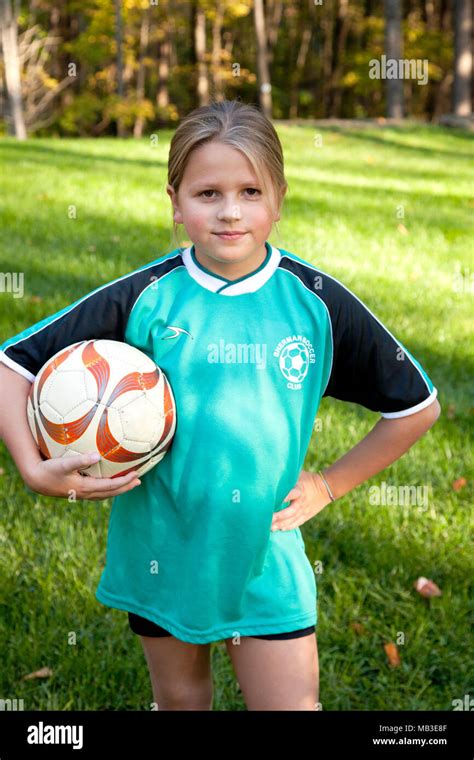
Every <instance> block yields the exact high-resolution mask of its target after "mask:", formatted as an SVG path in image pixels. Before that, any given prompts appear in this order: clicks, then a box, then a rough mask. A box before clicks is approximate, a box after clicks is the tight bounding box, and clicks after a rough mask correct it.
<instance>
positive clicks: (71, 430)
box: [27, 340, 176, 478]
mask: <svg viewBox="0 0 474 760" xmlns="http://www.w3.org/2000/svg"><path fill="white" fill-rule="evenodd" d="M27 416H28V422H29V426H30V430H31V433H32V435H33V438H34V439H35V441H36V444H37V446H38V448H39V450H40V452H41V454H42V456H43V458H44V459H52V458H56V457H68V456H69V457H70V456H73V455H76V454H85V453H87V452H90V451H97V452H98V453H99V454H100V455H101V457H102V458H101V459H100V460H99V461H98V462H97V463H96V464H91V465H90V466H89V467H86V468H85V469H84V470H81V473H82V474H83V475H93V476H95V477H99V478H100V477H103V478H117V477H119V476H120V475H126V474H127V473H128V472H131V471H132V470H136V472H137V473H138V474H139V475H143V474H144V473H145V472H148V470H151V468H152V467H154V466H155V465H156V464H158V462H160V461H161V460H162V459H163V457H164V456H165V454H166V452H167V450H168V449H169V447H170V446H171V442H172V440H173V436H174V433H175V429H176V405H175V400H174V397H173V393H172V390H171V386H170V384H169V382H168V380H167V378H166V376H165V375H164V373H163V372H162V370H161V369H160V368H159V367H158V365H157V364H155V362H154V361H153V360H152V359H150V358H149V357H148V356H147V355H146V354H144V353H143V352H142V351H139V350H138V349H137V348H135V347H134V346H130V345H129V344H128V343H121V342H120V341H116V340H83V341H80V342H79V343H74V344H72V345H71V346H68V347H67V348H63V349H61V350H60V351H58V352H57V353H56V354H55V355H54V356H52V357H51V358H50V359H49V360H48V361H47V362H46V363H45V364H44V365H43V367H42V368H41V369H40V371H39V372H38V374H37V375H36V377H35V380H34V382H33V383H32V384H31V388H30V392H29V395H28V400H27Z"/></svg>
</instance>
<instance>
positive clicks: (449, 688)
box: [0, 124, 474, 710]
mask: <svg viewBox="0 0 474 760" xmlns="http://www.w3.org/2000/svg"><path fill="white" fill-rule="evenodd" d="M278 131H279V134H280V137H281V140H282V143H283V147H284V151H285V164H286V174H287V179H288V182H289V186H290V189H289V192H288V195H287V199H286V201H285V206H284V210H283V216H282V220H281V222H280V223H279V234H275V235H274V236H273V238H272V242H273V243H274V244H275V245H278V246H280V247H283V248H286V249H287V250H290V251H293V252H294V253H296V254H297V255H300V256H302V257H303V258H305V259H307V260H309V261H311V262H312V263H314V264H315V265H318V266H320V267H321V268H322V269H323V270H325V271H327V272H329V273H331V274H333V275H334V276H335V277H337V278H339V279H341V280H342V282H344V284H345V285H346V286H347V287H349V288H351V289H352V290H353V291H354V292H355V293H356V294H357V295H358V296H359V297H360V298H362V300H364V301H365V302H366V303H367V304H368V305H369V307H370V308H371V310H372V311H374V313H375V314H376V315H377V316H378V317H379V319H381V320H382V321H383V322H384V323H385V324H386V325H387V327H388V328H389V329H390V330H391V331H392V332H393V333H394V334H395V335H396V336H397V338H398V339H399V340H400V341H402V343H404V344H405V345H406V346H407V347H408V348H409V349H410V350H411V351H412V353H413V354H414V355H415V356H416V357H417V358H418V359H419V361H420V362H421V363H422V365H423V366H424V367H425V369H426V370H427V372H428V374H429V375H430V377H431V378H432V379H433V382H434V383H435V385H436V387H437V388H438V390H439V400H440V403H441V406H442V415H441V417H440V419H439V420H438V422H437V423H436V425H435V426H434V427H433V428H432V429H431V430H430V431H429V432H428V433H427V434H426V436H424V437H423V438H422V439H421V440H420V441H419V442H418V443H417V444H415V446H414V447H413V448H412V449H411V450H410V451H409V452H408V453H407V454H405V455H404V456H403V457H402V458H401V459H400V460H398V461H397V462H395V463H394V464H393V465H392V466H391V467H389V468H387V469H386V470H385V471H383V472H381V473H380V474H379V475H378V476H376V477H374V478H372V479H371V480H370V481H369V482H368V483H365V484H363V485H361V486H359V487H358V488H357V489H355V490H354V491H353V492H351V493H350V494H347V495H346V496H345V497H344V498H343V499H341V500H340V501H339V502H337V503H335V504H334V505H331V506H330V507H328V508H327V509H325V510H324V511H323V512H322V513H321V514H320V515H319V516H317V517H316V518H314V519H313V520H311V521H310V522H309V523H306V524H305V525H304V526H303V528H302V532H303V536H304V539H305V543H306V550H307V554H308V557H309V559H310V561H311V563H312V564H313V563H315V562H318V561H319V562H320V563H322V569H323V571H322V572H321V573H318V575H317V585H318V614H319V625H318V644H319V657H320V670H321V676H320V682H321V701H322V704H323V709H324V710H391V709H395V710H451V709H452V701H453V700H454V699H462V698H463V697H464V695H465V694H469V693H470V694H471V696H472V695H473V694H474V682H473V669H472V663H473V658H472V640H471V639H470V628H469V625H468V613H469V611H470V606H469V605H470V601H469V600H470V599H471V600H472V586H471V578H472V570H473V561H472V560H473V556H472V549H470V548H469V546H470V544H469V533H470V531H472V522H471V520H472V517H471V515H472V461H471V455H470V451H471V449H472V438H471V436H470V433H471V431H472V412H473V406H474V405H473V401H472V396H471V395H470V387H471V385H472V369H473V354H472V334H471V331H470V328H471V327H472V306H473V290H472V285H471V279H472V273H473V270H474V265H473V260H472V258H471V257H470V244H469V236H470V235H471V236H472V211H473V200H472V198H471V199H470V198H469V192H470V189H472V176H473V173H472V137H469V136H468V135H467V134H464V133H462V132H461V131H457V130H448V129H443V128H439V127H434V126H430V127H428V126H425V127H421V126H414V125H410V124H409V125H407V126H406V127H401V128H384V129H380V130H378V129H372V128H370V129H360V130H356V129H351V130H340V129H322V128H320V127H316V128H313V127H296V126H292V127H291V126H287V125H281V126H280V125H279V126H278ZM318 134H319V135H321V136H322V147H316V146H315V136H316V135H318ZM170 137H171V133H170V132H168V131H163V132H160V136H159V143H158V146H157V147H156V148H152V147H150V144H149V141H148V140H143V141H141V142H134V141H120V140H112V139H110V140H108V139H104V140H61V141H55V140H46V139H45V140H35V139H31V140H28V141H27V142H26V143H24V144H20V143H16V142H15V141H13V140H11V139H8V138H3V139H1V140H0V161H1V165H2V179H1V185H2V186H1V193H0V203H1V224H0V251H1V257H0V270H1V271H2V272H24V276H25V295H24V297H23V298H13V296H12V294H11V293H0V341H2V342H3V340H5V339H6V338H8V337H10V336H12V335H14V334H16V333H17V332H19V331H20V330H22V329H24V328H25V327H26V326H28V325H31V324H33V323H34V322H36V321H38V320H39V319H42V318H43V317H44V316H46V315H48V314H51V313H53V312H54V311H56V310H58V309H60V308H62V307H64V306H65V305H67V304H69V303H71V302H72V301H73V300H75V299H76V298H79V297H80V296H81V295H84V294H85V293H87V292H89V291H90V290H93V289H94V288H96V287H98V286H99V285H100V284H102V283H104V282H108V281H109V280H111V279H113V278H115V277H118V276H120V275H122V274H124V273H126V272H128V271H131V270H132V269H134V268H137V267H139V266H141V265H142V264H144V263H146V262H147V261H151V260H153V259H155V258H157V257H159V256H161V255H163V254H165V253H168V252H169V251H170V250H172V248H173V245H172V244H171V242H170V241H171V212H170V201H169V198H168V196H167V195H166V193H165V186H166V162H167V155H168V147H169V140H170ZM71 205H73V206H75V208H76V218H75V219H71V218H69V216H68V208H69V206H71ZM402 208H403V218H400V216H401V210H402ZM400 224H403V225H404V229H405V230H406V234H404V231H403V229H400V228H399V225H400ZM182 239H183V240H184V238H182ZM318 417H319V418H320V419H321V420H322V425H323V427H322V431H321V432H315V433H314V436H313V439H312V442H311V445H310V448H309V450H308V453H307V457H306V462H305V467H306V469H309V468H311V469H313V468H314V469H316V468H319V467H321V466H327V465H328V464H329V463H331V462H333V461H335V460H336V459H338V458H339V457H341V456H342V455H343V454H344V453H345V452H346V451H347V450H348V449H349V448H351V447H352V446H353V445H355V443H357V441H358V440H360V439H361V438H362V437H363V436H364V435H365V434H366V433H367V432H368V431H369V430H370V429H371V427H373V425H374V424H375V422H376V421H377V419H378V415H377V414H374V413H372V412H370V411H368V410H366V409H364V408H363V407H359V406H355V405H349V404H343V403H341V402H338V401H335V400H333V399H324V400H323V402H322V404H321V407H320V410H319V412H318ZM0 465H1V466H2V467H3V470H4V474H3V475H2V476H1V485H2V487H1V496H0V499H1V502H0V503H1V514H2V521H1V528H0V552H1V563H0V567H1V577H0V589H1V590H0V603H1V605H2V609H1V617H0V647H1V651H2V667H1V668H0V697H1V698H3V699H6V698H11V699H14V698H16V699H24V708H25V709H26V710H31V709H33V710H44V709H59V710H72V709H73V710H104V709H110V710H120V709H127V710H140V709H145V710H147V709H149V705H150V702H151V701H152V695H151V687H150V683H149V677H148V670H147V667H146V663H145V660H144V657H143V653H142V649H141V645H140V641H139V639H138V637H136V636H135V635H134V634H133V633H132V632H131V631H130V630H129V628H128V623H127V619H126V613H124V612H121V611H118V610H114V609H110V608H106V607H104V606H102V605H100V604H98V602H97V601H96V600H95V597H94V592H95V589H96V586H97V583H98V581H99V577H100V573H101V570H102V567H103V563H104V560H105V543H106V535H107V525H108V518H109V515H110V506H111V504H110V502H109V501H104V502H82V503H81V502H79V503H76V504H70V503H68V502H67V501H65V500H61V499H51V498H47V497H44V496H40V495H37V494H34V493H33V492H31V491H30V490H28V489H27V488H26V487H25V486H24V485H23V482H22V480H21V478H20V477H19V475H18V473H17V471H16V468H15V467H14V465H13V463H12V460H11V458H10V456H9V454H8V452H7V450H6V448H5V446H4V445H3V444H2V445H1V447H0ZM460 477H466V478H467V480H468V484H467V486H466V487H465V488H463V489H461V490H460V491H455V490H453V488H452V483H453V481H454V480H456V479H457V478H460ZM383 481H385V482H387V484H391V485H402V486H403V485H415V486H423V485H426V486H428V488H429V503H428V505H427V506H426V507H423V506H421V507H420V506H416V505H411V506H402V505H396V506H389V505H383V504H382V505H373V504H371V503H370V501H369V492H368V488H369V487H370V486H372V485H375V484H381V483H382V482H383ZM471 535H472V533H471ZM420 575H424V576H427V577H429V578H432V579H433V580H434V581H435V582H436V583H437V584H438V585H439V586H440V588H441V589H442V591H443V594H442V596H441V597H438V598H433V599H431V600H427V599H424V598H422V597H421V596H419V595H418V594H417V593H416V591H415V590H414V589H413V582H414V580H415V579H416V578H417V577H418V576H420ZM471 610H472V607H471ZM354 622H358V623H361V624H362V625H363V632H362V633H357V632H356V631H355V630H354V628H353V627H352V625H351V624H352V623H354ZM400 634H402V637H403V640H404V643H400V645H399V651H400V656H401V666H400V667H399V668H395V669H391V668H390V667H389V665H388V664H387V661H386V656H385V652H384V649H383V643H384V642H386V641H390V640H393V641H397V637H400ZM74 635H75V637H76V643H73V641H74ZM212 660H213V671H214V696H215V699H214V709H216V710H243V709H245V705H244V702H243V699H242V696H241V694H240V692H239V690H238V688H237V685H236V681H235V677H234V675H233V671H232V667H231V664H230V661H229V659H228V657H227V654H226V651H225V646H224V643H223V642H220V643H215V644H213V645H212ZM42 667H49V668H51V670H52V671H53V675H52V676H51V677H49V678H44V679H35V680H26V681H24V680H22V677H23V676H24V675H25V674H28V673H31V672H33V671H36V670H38V669H39V668H42Z"/></svg>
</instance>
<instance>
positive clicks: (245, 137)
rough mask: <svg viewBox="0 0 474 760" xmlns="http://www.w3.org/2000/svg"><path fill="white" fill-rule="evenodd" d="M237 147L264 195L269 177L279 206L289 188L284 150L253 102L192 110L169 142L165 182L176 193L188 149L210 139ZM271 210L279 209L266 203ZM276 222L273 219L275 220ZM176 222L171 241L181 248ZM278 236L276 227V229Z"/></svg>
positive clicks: (269, 122)
mask: <svg viewBox="0 0 474 760" xmlns="http://www.w3.org/2000/svg"><path fill="white" fill-rule="evenodd" d="M213 140H214V141H216V142H221V143H224V144H225V145H230V146H231V147H232V148H236V149H237V150H240V151H241V152H242V153H243V154H244V155H245V156H246V157H247V159H248V160H249V161H250V164H251V165H252V167H253V169H254V172H255V174H256V176H257V178H258V180H259V182H260V183H261V185H262V187H263V189H264V191H265V195H266V196H267V197H270V193H269V189H270V188H269V186H268V184H267V182H266V180H265V173H266V172H267V173H268V175H269V176H270V182H271V186H272V189H273V191H274V193H275V197H276V202H277V204H278V206H281V203H282V202H283V196H284V193H285V192H286V189H287V187H288V183H287V182H286V179H285V174H284V163H283V150H282V147H281V143H280V140H279V137H278V135H277V133H276V131H275V128H274V126H273V124H272V123H271V121H270V120H269V119H268V118H267V117H266V116H265V115H264V113H263V112H262V111H261V110H260V109H259V108H257V107H256V106H254V105H252V104H247V103H242V102H240V101H239V100H222V101H218V102H217V101H216V102H213V103H211V104H210V105H208V106H201V107H199V108H195V109H194V111H191V113H189V114H188V115H187V116H185V117H184V119H183V120H182V121H181V123H180V124H179V126H178V128H177V129H176V131H175V133H174V135H173V137H172V139H171V145H170V152H169V156H168V183H169V184H170V185H171V186H172V187H173V188H174V191H175V193H177V192H178V190H179V187H180V185H181V182H182V179H183V175H184V171H185V168H186V165H187V163H188V161H189V157H190V155H191V152H192V151H193V150H195V149H196V148H198V147H199V146H201V145H203V144H204V143H208V142H211V141H213ZM267 205H268V208H269V210H271V212H275V211H276V209H277V208H278V206H277V207H275V206H274V204H272V205H271V206H270V205H269V204H267ZM274 224H275V225H276V222H274ZM177 231H178V224H177V223H176V222H175V221H174V220H173V237H172V244H173V245H174V244H176V245H175V247H181V245H180V243H179V240H178V234H177ZM277 232H278V235H279V234H280V233H279V230H278V228H277Z"/></svg>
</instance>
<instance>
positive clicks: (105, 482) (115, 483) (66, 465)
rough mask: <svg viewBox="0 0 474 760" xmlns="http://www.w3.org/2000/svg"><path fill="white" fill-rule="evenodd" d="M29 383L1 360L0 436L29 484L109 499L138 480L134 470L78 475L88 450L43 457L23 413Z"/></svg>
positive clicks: (45, 491)
mask: <svg viewBox="0 0 474 760" xmlns="http://www.w3.org/2000/svg"><path fill="white" fill-rule="evenodd" d="M30 387H31V383H30V381H29V380H28V379H27V378H26V377H23V375H20V374H19V373H18V372H15V370H12V369H10V368H9V367H7V366H6V365H5V364H4V363H3V362H0V438H1V439H2V440H3V441H4V443H5V445H6V446H7V448H8V450H9V452H10V454H11V455H12V457H13V460H14V462H15V464H16V466H17V469H18V472H19V473H20V475H21V477H22V479H23V481H24V482H25V483H26V485H27V486H28V487H29V488H31V489H32V490H33V491H36V492H37V493H41V494H44V495H45V496H59V497H63V498H68V497H69V496H70V495H71V492H73V493H74V494H75V498H77V499H108V498H109V497H112V496H118V495H119V494H121V493H125V491H131V490H132V488H135V486H137V485H139V484H140V481H139V480H138V476H137V473H136V472H135V471H134V472H130V473H128V475H124V476H122V477H120V478H94V477H90V476H88V477H85V476H83V475H81V474H80V472H79V470H82V469H84V468H85V467H87V466H88V465H89V464H91V460H90V458H89V454H78V455H77V456H74V457H67V458H66V459H65V458H60V459H59V458H57V459H46V460H43V459H42V457H41V454H40V452H39V449H38V447H37V445H36V442H35V439H34V438H33V436H32V434H31V430H30V426H29V424H28V417H27V413H26V406H27V399H28V393H29V390H30Z"/></svg>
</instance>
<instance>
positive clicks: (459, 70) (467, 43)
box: [453, 0, 472, 116]
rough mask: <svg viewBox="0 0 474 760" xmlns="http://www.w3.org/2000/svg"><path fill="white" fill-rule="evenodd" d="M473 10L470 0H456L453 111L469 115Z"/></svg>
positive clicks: (461, 114)
mask: <svg viewBox="0 0 474 760" xmlns="http://www.w3.org/2000/svg"><path fill="white" fill-rule="evenodd" d="M471 35H472V11H471V3H470V0H454V87H453V111H454V113H455V114H456V116H469V114H470V113H471V112H472V105H471V78H472V51H471Z"/></svg>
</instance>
